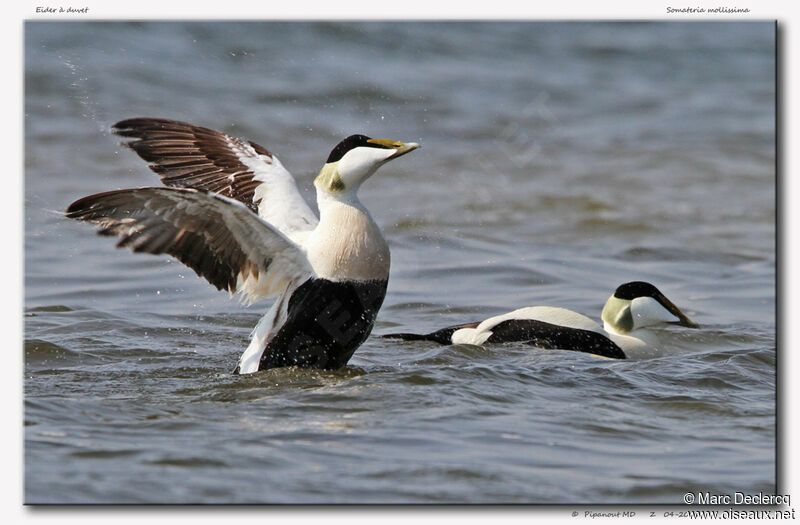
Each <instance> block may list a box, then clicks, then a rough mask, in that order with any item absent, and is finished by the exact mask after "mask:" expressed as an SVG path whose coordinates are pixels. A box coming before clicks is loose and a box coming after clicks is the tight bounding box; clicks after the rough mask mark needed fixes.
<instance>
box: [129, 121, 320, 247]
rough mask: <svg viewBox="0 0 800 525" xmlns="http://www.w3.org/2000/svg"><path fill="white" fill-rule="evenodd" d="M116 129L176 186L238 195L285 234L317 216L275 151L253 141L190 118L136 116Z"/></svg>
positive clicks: (307, 226)
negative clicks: (181, 119)
mask: <svg viewBox="0 0 800 525" xmlns="http://www.w3.org/2000/svg"><path fill="white" fill-rule="evenodd" d="M113 131H114V133H116V134H117V135H120V136H122V137H128V138H132V139H135V140H132V141H130V142H128V143H127V146H128V147H130V148H131V149H132V150H134V151H135V152H136V153H138V154H139V156H140V157H141V158H142V159H144V160H146V161H147V162H150V169H152V170H153V171H155V172H156V173H158V174H159V175H160V176H161V181H162V182H163V183H164V184H165V185H167V186H172V187H179V188H198V189H202V190H207V191H210V192H213V193H218V194H220V195H224V196H225V197H230V198H232V199H236V200H238V201H240V202H241V203H243V204H244V205H245V206H247V207H248V208H250V209H251V210H252V211H253V212H255V213H258V215H259V216H260V217H261V218H262V219H264V220H265V221H267V222H268V223H270V224H272V225H273V226H275V227H276V228H277V229H278V230H279V231H281V233H283V234H284V235H287V236H291V234H293V233H296V232H303V231H309V230H312V229H314V227H315V226H316V225H317V222H319V221H318V219H317V216H316V215H315V214H314V212H313V211H311V208H309V207H308V204H306V201H305V200H304V199H303V197H302V195H301V194H300V191H299V190H298V189H297V184H296V182H295V180H294V177H292V175H291V173H289V172H288V171H287V170H286V168H284V167H283V165H282V164H281V163H280V161H279V160H278V159H277V157H275V156H274V155H273V154H272V153H270V152H269V151H267V150H266V149H265V148H263V147H261V146H259V145H258V144H256V143H254V142H249V141H246V140H243V139H239V138H236V137H232V136H230V135H227V134H225V133H222V132H220V131H216V130H213V129H209V128H204V127H200V126H193V125H192V124H187V123H186V122H178V121H175V120H167V119H157V118H133V119H128V120H123V121H121V122H117V123H116V124H114V126H113Z"/></svg>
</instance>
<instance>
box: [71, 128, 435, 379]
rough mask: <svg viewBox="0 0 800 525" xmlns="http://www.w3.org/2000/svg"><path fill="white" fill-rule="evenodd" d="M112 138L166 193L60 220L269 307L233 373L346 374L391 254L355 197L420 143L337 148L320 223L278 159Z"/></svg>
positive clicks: (190, 137) (350, 141) (166, 141)
mask: <svg viewBox="0 0 800 525" xmlns="http://www.w3.org/2000/svg"><path fill="white" fill-rule="evenodd" d="M112 130H113V132H114V133H116V134H117V135H119V136H122V137H126V138H128V139H132V140H130V141H128V142H126V145H127V146H128V147H130V148H131V149H132V150H133V151H135V152H136V153H137V154H138V155H139V156H140V157H141V158H142V159H144V160H145V161H147V162H149V163H150V165H149V167H150V169H152V170H153V171H155V172H156V173H158V174H159V175H160V176H161V181H162V182H163V183H164V185H165V186H166V187H147V188H137V189H125V190H117V191H109V192H105V193H98V194H96V195H90V196H88V197H84V198H82V199H80V200H77V201H75V202H73V203H72V204H71V205H70V206H69V208H68V209H67V214H66V216H67V217H69V218H72V219H77V220H81V221H87V222H90V223H93V224H95V225H97V226H99V227H100V228H101V229H100V231H99V232H98V233H100V234H101V235H109V236H118V237H120V241H119V242H118V243H117V247H124V246H127V247H128V248H130V249H131V250H133V251H134V252H145V253H151V254H163V253H166V254H169V255H172V256H173V257H176V258H177V259H178V260H180V261H181V262H182V263H184V264H185V265H186V266H188V267H189V268H191V269H192V270H194V271H195V272H196V273H197V275H199V276H200V277H203V278H205V279H206V280H208V282H210V283H211V284H213V285H214V286H216V287H217V288H218V289H220V290H222V289H225V290H228V291H229V292H230V293H231V295H233V294H235V293H237V292H238V293H239V294H240V295H241V297H242V298H243V300H244V301H245V302H247V303H252V302H254V301H257V300H259V299H263V298H267V297H274V296H277V299H276V300H275V303H274V304H273V305H272V307H271V308H270V309H269V311H268V312H267V313H266V314H265V315H264V316H263V317H262V318H261V320H260V321H259V322H258V324H257V325H256V327H255V329H254V330H253V333H252V335H251V341H250V344H249V346H248V347H247V349H246V350H245V351H244V353H243V354H242V356H241V358H240V359H239V362H238V366H237V367H236V369H235V370H234V373H239V374H249V373H253V372H257V371H259V370H263V369H268V368H277V367H284V366H298V367H303V368H320V369H335V368H339V367H342V366H344V365H345V364H346V363H347V361H348V360H349V359H350V357H351V356H352V355H353V352H355V350H356V349H357V348H358V347H359V346H360V345H361V343H363V342H364V340H365V339H366V338H367V336H368V335H369V333H370V332H371V331H372V327H373V325H374V323H375V317H376V316H377V313H378V310H379V308H380V307H381V304H382V303H383V298H384V296H385V294H386V286H387V283H388V278H389V247H388V245H387V243H386V241H385V240H384V238H383V235H382V234H381V231H380V229H379V228H378V225H377V224H375V221H374V220H373V219H372V217H371V216H370V214H369V212H368V211H367V209H366V208H365V207H364V205H363V204H361V202H360V201H359V199H358V195H357V193H358V189H359V187H360V186H361V184H362V183H363V182H364V181H365V180H366V179H367V178H369V177H370V176H371V175H372V174H373V173H375V171H376V170H377V169H378V168H380V167H381V166H382V165H384V164H385V163H387V162H388V161H390V160H392V159H396V158H398V157H400V156H402V155H405V154H406V153H408V152H410V151H412V150H414V149H417V148H418V147H419V144H417V143H415V142H408V143H402V142H396V141H393V140H383V139H373V138H369V137H367V136H365V135H351V136H349V137H347V138H346V139H344V140H343V141H341V142H340V143H339V144H337V145H336V147H335V148H333V150H332V151H331V153H330V155H329V156H328V160H327V162H326V163H325V164H324V165H323V167H322V170H321V171H320V173H319V175H318V176H317V178H316V179H315V180H314V186H315V187H316V190H317V204H318V207H319V218H317V216H316V214H315V213H314V212H313V211H312V210H311V208H309V206H308V205H307V204H306V202H305V200H304V199H303V197H302V195H301V194H300V191H299V190H298V188H297V184H296V183H295V180H294V178H293V177H292V175H291V174H290V173H289V172H288V171H287V170H286V169H285V168H284V167H283V165H282V164H281V163H280V161H279V160H278V158H277V157H276V156H275V155H273V154H272V153H270V152H269V151H268V150H266V149H265V148H263V147H261V146H259V145H258V144H256V143H254V142H250V141H246V140H242V139H240V138H236V137H233V136H230V135H228V134H226V133H222V132H219V131H215V130H213V129H208V128H204V127H200V126H194V125H192V124H187V123H185V122H178V121H174V120H166V119H156V118H133V119H128V120H123V121H121V122H118V123H117V124H115V125H114V126H113V128H112Z"/></svg>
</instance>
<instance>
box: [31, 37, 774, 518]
mask: <svg viewBox="0 0 800 525" xmlns="http://www.w3.org/2000/svg"><path fill="white" fill-rule="evenodd" d="M774 29H775V28H774V25H773V24H771V23H705V22H703V23H696V22H693V23H589V22H580V23H578V22H576V23H240V22H230V23H213V22H192V23H156V22H152V23H107V22H102V23H100V22H96V23H82V22H81V23H52V22H35V23H34V22H31V23H27V24H26V26H25V162H26V173H25V341H24V353H25V370H24V374H25V376H24V377H25V378H24V396H25V421H24V424H25V460H24V465H25V502H26V503H184V502H186V503H278V502H280V503H290V502H291V503H389V502H392V503H406V502H408V503H466V502H470V503H610V502H617V503H645V502H646V503H680V502H681V496H682V495H683V493H685V492H687V491H690V490H694V491H709V492H712V493H717V494H723V493H731V492H734V491H741V492H745V493H756V492H759V491H763V492H765V493H767V492H774V490H775V366H776V349H775V85H774V78H775V60H774V51H775V47H774V46H775V32H774ZM135 116H155V117H167V118H175V119H181V120H187V121H190V122H193V123H196V124H200V125H205V126H209V127H213V128H217V129H222V130H225V131H227V132H230V133H232V134H235V135H238V136H242V137H246V138H248V139H251V140H253V141H255V142H257V143H259V144H261V145H263V146H265V147H267V148H268V149H269V150H270V151H273V152H275V153H276V154H277V156H279V157H280V159H281V161H282V162H283V164H284V165H285V166H287V167H288V168H289V169H290V170H291V171H292V172H293V173H294V174H295V176H296V177H297V179H298V181H299V184H300V186H301V188H302V189H303V190H304V191H306V193H307V197H308V198H309V200H313V187H312V184H311V181H312V180H313V178H314V176H315V175H316V173H317V171H318V170H319V168H320V166H321V164H322V162H323V161H324V159H325V158H326V157H327V154H328V152H329V150H330V149H331V148H332V147H333V145H335V144H336V142H338V141H339V140H340V139H341V138H343V137H344V136H346V135H349V134H352V133H356V132H361V133H365V134H368V135H370V136H374V137H381V138H391V139H399V140H406V141H418V142H421V143H422V144H423V147H422V149H420V150H419V151H416V152H414V153H413V154H412V155H409V156H407V157H404V158H403V159H401V160H399V161H396V162H393V163H391V164H390V165H387V166H386V167H384V168H382V169H381V171H380V172H379V173H378V174H377V175H376V176H375V177H374V178H373V179H371V180H370V181H369V182H367V183H366V184H365V185H364V187H363V189H362V194H361V196H362V201H363V202H364V203H365V204H366V206H368V207H369V208H370V209H371V210H372V211H373V215H374V217H375V219H376V221H377V222H378V224H379V225H380V226H381V228H382V229H383V231H384V233H385V236H386V238H387V239H388V241H389V243H390V246H391V250H392V273H391V278H390V282H389V290H388V294H387V297H386V301H385V303H384V307H383V309H382V310H381V312H380V314H379V316H378V322H377V324H376V328H375V331H374V333H373V336H372V337H371V338H370V339H369V340H368V341H367V342H366V343H365V344H364V345H363V346H362V347H361V348H360V349H359V350H358V351H357V352H356V354H355V356H354V357H353V359H352V360H351V362H350V364H349V366H348V367H346V368H345V369H342V370H339V371H335V372H320V371H306V370H271V371H266V372H263V373H259V374H255V375H250V376H241V377H240V376H233V375H231V374H230V371H231V370H232V369H233V367H234V366H235V363H236V360H237V359H238V356H239V354H240V353H241V351H242V350H243V349H244V348H245V346H246V345H247V342H248V335H249V331H250V329H251V328H252V327H253V326H254V325H255V323H256V322H257V320H258V318H259V317H260V315H261V313H263V311H264V310H265V309H266V307H267V306H268V304H259V305H256V306H254V307H251V308H245V307H243V306H241V305H238V304H237V303H236V302H235V301H230V300H229V299H228V296H227V294H225V293H220V292H216V291H215V290H214V288H212V287H211V286H209V285H208V284H207V283H206V282H205V281H202V280H201V279H199V278H197V277H196V276H195V275H194V273H193V272H192V271H191V270H188V269H186V268H185V267H183V266H182V265H181V264H180V263H178V262H176V261H174V260H171V259H169V258H165V257H152V256H143V255H133V254H131V253H130V252H128V251H123V250H115V249H114V248H113V244H114V242H113V241H112V240H110V239H107V238H100V237H98V236H96V235H94V233H93V231H92V229H91V228H89V227H87V225H85V224H79V223H73V222H68V221H67V220H65V219H63V217H62V215H61V213H62V212H63V210H64V209H65V208H66V206H67V205H68V204H69V203H70V202H72V201H73V200H75V199H76V198H79V197H82V196H84V195H87V194H90V193H96V192H100V191H106V190H111V189H116V188H124V187H136V186H146V185H156V184H157V183H158V180H157V177H156V176H155V175H154V174H152V173H150V172H149V171H148V170H147V168H146V166H145V163H143V162H142V161H141V160H140V159H138V158H137V157H136V156H135V155H134V154H133V153H132V152H130V151H127V150H125V149H124V148H121V147H120V146H119V145H118V140H117V138H116V137H114V136H112V135H110V134H109V128H110V126H111V124H113V123H114V122H116V121H118V120H121V119H123V118H129V117H135ZM630 280H647V281H650V282H652V283H654V284H656V285H657V286H658V287H659V288H661V290H662V291H663V292H664V293H666V295H667V296H668V297H670V298H671V299H672V300H673V301H674V302H675V303H676V304H678V305H679V306H680V307H681V308H682V309H683V310H684V311H685V312H687V313H688V314H689V315H690V317H692V318H693V319H695V320H696V321H697V322H698V323H700V324H701V325H702V329H700V330H679V329H673V328H670V329H665V330H664V332H663V333H662V334H661V335H662V338H663V340H664V341H665V343H666V345H665V347H666V349H665V351H664V352H663V354H662V355H660V356H658V357H656V358H651V359H642V360H629V361H612V360H606V359H599V358H594V357H591V356H589V355H586V354H579V353H572V352H561V351H541V350H536V349H531V348H525V347H521V346H517V345H507V346H500V347H492V348H488V347H487V348H482V347H473V346H450V347H438V346H435V345H433V344H428V343H398V342H394V341H388V340H382V339H380V338H378V337H377V336H378V335H380V334H382V333H387V332H390V331H429V330H433V329H436V328H439V327H442V326H446V325H448V324H454V323H458V322H465V321H473V320H478V319H481V318H484V317H487V316H490V315H495V314H499V313H502V312H505V311H508V310H511V309H515V308H518V307H522V306H528V305H536V304H551V305H558V306H564V307H567V308H571V309H573V310H576V311H579V312H582V313H584V314H586V315H589V316H590V317H593V318H595V319H596V318H598V317H599V314H600V309H601V308H602V305H603V303H604V302H605V299H606V298H607V297H608V295H609V294H610V293H611V292H612V290H613V289H614V288H615V287H616V286H617V285H619V284H621V283H623V282H626V281H630Z"/></svg>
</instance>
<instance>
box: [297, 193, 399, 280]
mask: <svg viewBox="0 0 800 525" xmlns="http://www.w3.org/2000/svg"><path fill="white" fill-rule="evenodd" d="M358 204H360V203H356V204H354V203H347V202H329V203H327V205H325V206H324V209H323V208H322V207H321V209H320V214H321V218H320V222H319V225H318V226H317V228H316V229H314V231H313V232H311V234H310V235H309V236H308V238H307V239H306V242H305V246H304V247H305V249H306V253H307V255H308V260H309V262H310V263H311V267H312V268H313V269H314V272H315V273H316V274H317V275H318V276H319V277H322V278H325V279H330V280H332V281H366V280H376V279H377V280H385V279H388V278H389V265H390V255H389V246H388V244H387V243H386V240H385V239H384V238H383V235H382V234H381V231H380V229H379V228H378V225H377V224H375V221H373V220H372V217H370V215H369V213H368V212H367V211H366V210H365V209H364V208H363V207H362V206H359V205H358Z"/></svg>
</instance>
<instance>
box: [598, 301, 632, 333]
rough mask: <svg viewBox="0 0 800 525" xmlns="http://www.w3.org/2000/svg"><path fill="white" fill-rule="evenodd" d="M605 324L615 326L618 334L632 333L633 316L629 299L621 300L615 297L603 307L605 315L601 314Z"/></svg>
mask: <svg viewBox="0 0 800 525" xmlns="http://www.w3.org/2000/svg"><path fill="white" fill-rule="evenodd" d="M600 317H601V318H602V319H603V322H605V323H608V324H609V325H611V326H613V327H614V329H615V330H617V331H618V332H622V333H625V332H630V331H631V330H633V315H632V314H631V302H630V301H628V300H627V299H620V298H618V297H614V296H613V295H612V296H611V297H610V298H609V299H608V301H606V304H605V306H603V313H602V314H600Z"/></svg>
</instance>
